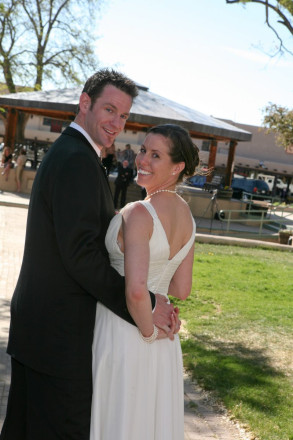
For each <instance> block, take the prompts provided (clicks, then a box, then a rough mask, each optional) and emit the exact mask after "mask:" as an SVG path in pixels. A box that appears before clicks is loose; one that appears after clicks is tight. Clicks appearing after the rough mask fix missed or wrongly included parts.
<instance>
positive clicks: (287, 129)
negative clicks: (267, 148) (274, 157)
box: [263, 103, 293, 151]
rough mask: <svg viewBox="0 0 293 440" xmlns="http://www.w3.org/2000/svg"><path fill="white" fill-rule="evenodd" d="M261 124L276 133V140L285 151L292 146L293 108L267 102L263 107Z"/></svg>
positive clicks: (268, 130)
mask: <svg viewBox="0 0 293 440" xmlns="http://www.w3.org/2000/svg"><path fill="white" fill-rule="evenodd" d="M264 113H265V115H264V118H263V126H264V127H265V128H266V130H267V132H268V133H270V132H273V133H276V141H277V143H278V145H279V146H281V147H283V148H284V149H285V150H286V151H291V149H292V148H293V110H289V109H287V108H286V107H281V106H278V105H276V104H272V103H269V104H268V105H267V106H266V107H265V109H264Z"/></svg>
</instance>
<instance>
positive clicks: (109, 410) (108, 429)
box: [90, 124, 199, 440]
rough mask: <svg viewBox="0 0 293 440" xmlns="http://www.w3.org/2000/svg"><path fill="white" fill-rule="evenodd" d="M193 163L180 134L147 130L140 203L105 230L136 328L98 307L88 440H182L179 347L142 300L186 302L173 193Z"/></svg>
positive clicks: (186, 251)
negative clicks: (155, 298)
mask: <svg viewBox="0 0 293 440" xmlns="http://www.w3.org/2000/svg"><path fill="white" fill-rule="evenodd" d="M198 163H199V158H198V149H197V147H196V146H195V145H194V144H193V143H192V140H191V138H190V136H189V134H188V132H187V131H186V130H184V129H183V128H181V127H179V126H177V125H172V124H166V125H161V126H157V127H153V128H151V129H150V130H149V132H148V134H147V136H146V138H145V141H144V143H143V145H142V147H141V150H140V152H139V153H138V155H137V159H136V165H137V183H138V184H139V185H141V186H143V187H144V188H145V189H146V191H147V197H146V198H145V200H144V201H138V202H135V203H130V204H128V205H126V206H125V207H124V208H123V210H122V211H120V213H118V214H117V215H116V216H115V217H114V218H113V219H112V222H111V223H110V226H109V229H108V233H107V236H106V246H107V249H108V252H109V256H110V260H111V265H112V266H113V267H115V268H116V270H117V271H118V272H119V273H120V274H122V275H124V274H125V281H126V298H127V306H128V309H129V312H130V314H131V315H132V318H133V319H134V321H135V323H136V325H137V327H135V326H134V325H131V324H129V323H127V322H126V321H124V320H122V319H121V318H119V317H118V316H116V315H115V314H114V313H112V312H111V311H110V310H108V309H107V308H105V307H104V306H103V305H102V304H100V303H98V305H97V318H96V326H95V332H94V342H93V399H92V416H91V435H90V439H91V440H183V439H184V397H183V366H182V354H181V347H180V341H179V337H178V335H177V334H175V335H174V337H172V339H174V340H171V339H170V338H166V334H165V333H164V331H163V330H161V329H158V328H157V327H156V326H155V325H154V324H153V320H152V308H151V302H150V297H149V293H148V292H149V291H152V292H154V293H160V294H163V295H166V296H167V295H168V294H170V295H172V296H174V297H177V298H180V299H182V300H184V299H186V298H187V296H188V295H189V294H190V290H191V285H192V265H193V255H194V238H195V223H194V220H193V217H192V215H191V212H190V209H189V207H188V205H187V203H186V202H185V201H184V200H183V199H182V198H181V197H180V196H179V195H178V194H177V193H176V185H177V183H178V182H179V181H180V180H182V179H183V177H184V176H190V175H193V174H194V172H195V169H196V167H197V166H198ZM174 333H175V331H174Z"/></svg>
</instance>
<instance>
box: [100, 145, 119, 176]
mask: <svg viewBox="0 0 293 440" xmlns="http://www.w3.org/2000/svg"><path fill="white" fill-rule="evenodd" d="M103 152H104V155H103V158H102V163H103V165H104V167H105V168H106V174H107V176H109V174H110V171H111V169H112V166H113V161H114V159H115V154H116V152H115V144H114V143H113V144H112V145H111V147H110V148H104V149H103Z"/></svg>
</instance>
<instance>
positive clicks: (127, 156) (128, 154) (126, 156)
mask: <svg viewBox="0 0 293 440" xmlns="http://www.w3.org/2000/svg"><path fill="white" fill-rule="evenodd" d="M121 160H122V162H123V160H127V161H128V166H129V168H130V169H131V180H133V178H134V173H135V152H134V151H133V150H132V148H131V145H130V144H126V145H125V149H124V150H123V151H122V152H121Z"/></svg>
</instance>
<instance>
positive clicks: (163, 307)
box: [153, 294, 181, 340]
mask: <svg viewBox="0 0 293 440" xmlns="http://www.w3.org/2000/svg"><path fill="white" fill-rule="evenodd" d="M153 321H154V324H155V325H156V326H157V327H158V328H159V329H160V331H159V335H158V339H163V338H164V337H168V338H169V339H171V340H173V339H174V334H176V333H178V331H179V329H180V324H181V322H180V319H179V310H178V308H177V307H176V308H175V309H174V307H173V304H169V303H168V299H167V298H166V297H165V296H163V295H160V294H156V307H155V311H154V313H153Z"/></svg>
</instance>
